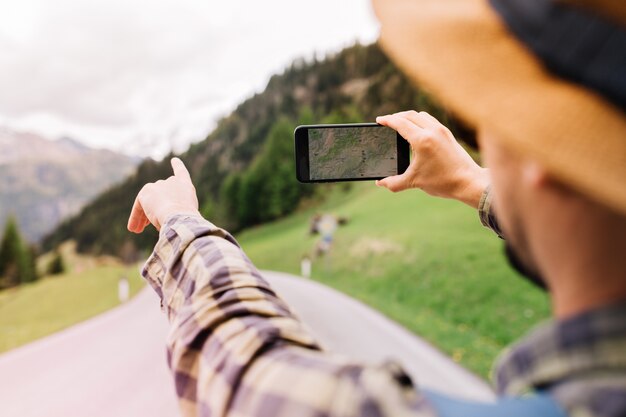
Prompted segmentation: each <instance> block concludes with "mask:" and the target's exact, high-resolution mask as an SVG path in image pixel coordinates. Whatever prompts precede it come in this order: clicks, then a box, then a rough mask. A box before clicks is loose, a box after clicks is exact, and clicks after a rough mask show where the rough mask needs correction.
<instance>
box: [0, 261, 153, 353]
mask: <svg viewBox="0 0 626 417" xmlns="http://www.w3.org/2000/svg"><path fill="white" fill-rule="evenodd" d="M122 274H126V276H128V277H129V284H130V293H131V295H133V294H135V293H136V292H137V291H138V290H139V289H140V288H141V287H142V286H143V283H142V281H141V278H140V277H139V274H138V273H137V269H136V267H131V268H124V267H120V266H101V267H97V268H94V269H91V270H87V271H84V272H81V273H68V274H65V275H60V276H57V277H49V278H44V279H41V280H40V281H37V282H35V283H33V284H27V285H23V286H21V287H18V288H14V289H10V290H5V291H3V292H0V352H4V351H7V350H9V349H13V348H15V347H17V346H20V345H23V344H25V343H28V342H30V341H33V340H35V339H38V338H40V337H43V336H47V335H49V334H52V333H54V332H57V331H59V330H61V329H64V328H66V327H68V326H71V325H72V324H76V323H78V322H81V321H83V320H86V319H88V318H90V317H93V316H95V315H97V314H99V313H102V312H104V311H106V310H108V309H110V308H112V307H114V306H116V305H118V304H119V301H118V298H117V283H118V280H119V278H120V276H121V275H122Z"/></svg>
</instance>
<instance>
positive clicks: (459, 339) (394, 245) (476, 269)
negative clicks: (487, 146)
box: [237, 183, 549, 378]
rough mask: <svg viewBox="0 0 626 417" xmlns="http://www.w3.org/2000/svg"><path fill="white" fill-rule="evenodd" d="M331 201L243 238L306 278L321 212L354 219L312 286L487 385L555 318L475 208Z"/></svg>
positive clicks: (335, 195) (388, 200) (430, 201)
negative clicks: (501, 358) (422, 341)
mask: <svg viewBox="0 0 626 417" xmlns="http://www.w3.org/2000/svg"><path fill="white" fill-rule="evenodd" d="M329 195H330V196H329V197H328V198H327V200H326V202H325V203H324V204H323V205H322V206H321V207H318V208H316V209H310V210H305V211H303V212H301V213H298V214H296V215H294V216H291V217H289V218H287V219H284V220H282V221H279V222H276V223H273V224H270V225H266V226H262V227H259V228H256V229H252V230H249V231H246V232H244V233H242V234H241V235H238V236H237V238H238V240H239V242H240V243H241V245H242V246H243V248H244V249H245V251H246V252H247V253H248V255H249V256H250V258H251V259H252V260H253V261H254V262H255V264H256V265H257V266H258V267H260V268H262V269H272V270H278V271H286V272H291V273H295V274H298V273H299V264H300V259H301V257H302V256H303V255H305V254H308V253H311V252H312V248H313V247H314V245H315V242H316V240H317V239H318V237H316V236H314V237H311V236H309V235H308V225H309V219H310V217H311V215H312V214H314V213H315V212H325V213H334V214H336V215H339V216H345V217H348V218H349V222H348V224H347V225H345V226H342V227H340V228H339V229H338V231H337V232H336V234H335V242H334V246H333V248H332V253H331V256H330V257H329V258H328V259H320V260H318V261H316V262H314V265H313V278H314V279H316V280H319V281H321V282H323V283H325V284H328V285H330V286H332V287H334V288H336V289H338V290H341V291H343V292H345V293H347V294H350V295H352V296H353V297H356V298H358V299H360V300H362V301H364V302H365V303H367V304H369V305H371V306H373V307H374V308H376V309H378V310H380V311H381V312H383V313H384V314H386V315H387V316H388V317H390V318H392V319H394V320H396V321H397V322H399V323H401V324H402V325H404V326H405V327H407V328H408V329H410V330H412V331H413V332H415V333H416V334H419V335H421V336H422V337H424V338H426V339H427V340H429V341H431V342H432V343H433V344H435V345H436V346H438V347H439V348H441V349H442V350H443V351H445V352H447V353H448V354H450V356H451V357H452V358H453V359H454V360H455V361H457V362H459V363H461V364H462V365H464V366H466V367H467V368H469V369H471V370H472V371H474V372H476V373H477V374H479V375H480V376H482V377H484V378H487V377H488V375H489V371H490V368H491V365H492V362H493V361H494V359H495V357H496V356H497V354H498V353H499V352H500V351H501V350H502V349H503V348H504V347H505V346H506V345H508V344H510V343H511V342H513V341H514V340H515V339H517V338H519V337H520V336H522V335H523V334H524V333H525V332H526V331H528V329H529V328H530V327H532V326H533V325H535V324H536V323H537V322H538V321H540V320H542V319H544V318H546V317H547V316H548V315H549V304H548V299H547V297H546V295H545V294H543V293H542V292H540V291H538V290H536V289H535V288H534V287H532V286H531V285H530V284H527V283H526V282H524V281H522V280H520V279H519V278H517V277H516V276H515V272H513V271H512V270H511V269H510V268H509V267H508V265H507V263H506V260H505V258H504V255H503V244H502V241H501V240H500V239H498V238H497V237H496V236H495V235H494V234H493V233H491V231H489V230H487V229H485V228H483V226H482V225H481V224H480V222H479V220H478V216H477V213H476V211H475V210H472V209H471V208H469V207H467V206H464V205H463V204H461V203H458V202H455V201H450V200H442V199H437V198H433V197H429V196H427V195H426V194H424V193H422V192H419V191H406V192H403V193H398V194H392V193H390V192H388V191H386V190H382V189H377V188H376V187H375V186H373V185H372V184H371V183H367V184H359V185H356V186H354V187H352V189H351V190H350V191H348V192H346V191H345V190H344V189H343V188H342V187H341V186H336V187H334V188H333V189H332V190H331V191H330V192H329Z"/></svg>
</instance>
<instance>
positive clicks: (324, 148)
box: [309, 127, 398, 180]
mask: <svg viewBox="0 0 626 417" xmlns="http://www.w3.org/2000/svg"><path fill="white" fill-rule="evenodd" d="M397 154H398V151H397V146H396V132H395V131H394V130H392V129H389V128H386V127H374V128H372V127H348V128H335V129H333V128H331V129H328V128H326V129H309V175H310V178H311V180H329V179H342V178H372V177H387V176H389V175H395V174H397V173H398V161H397V160H396V159H397V156H398V155H397Z"/></svg>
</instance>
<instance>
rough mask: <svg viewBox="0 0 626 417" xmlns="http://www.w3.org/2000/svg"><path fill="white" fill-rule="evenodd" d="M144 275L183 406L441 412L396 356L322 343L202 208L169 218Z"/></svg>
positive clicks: (279, 411)
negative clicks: (374, 362)
mask: <svg viewBox="0 0 626 417" xmlns="http://www.w3.org/2000/svg"><path fill="white" fill-rule="evenodd" d="M143 276H144V277H145V278H146V280H147V281H148V282H149V283H150V285H151V286H152V287H153V288H154V290H155V291H156V292H157V294H158V295H159V296H160V298H161V306H162V308H163V310H164V311H165V312H166V313H167V316H168V318H169V320H170V323H171V331H170V334H169V336H168V340H167V352H168V363H169V366H170V368H171V370H172V373H173V376H174V381H175V387H176V393H177V395H178V398H179V403H180V407H181V410H182V414H183V415H184V416H273V417H281V416H298V417H306V416H316V417H323V416H342V417H344V416H345V417H349V416H372V417H374V416H424V417H431V416H434V415H435V413H434V411H433V408H432V407H431V406H430V405H429V403H428V402H427V401H426V400H425V397H424V396H423V395H421V394H420V393H419V392H418V391H417V390H416V389H415V387H414V386H413V384H412V383H411V380H410V379H409V377H408V376H407V375H406V374H405V373H404V372H403V371H402V370H401V369H400V368H399V367H398V366H397V365H395V364H393V363H387V364H383V365H380V366H364V365H361V364H359V363H355V362H353V361H350V360H348V359H346V358H342V357H339V356H337V355H333V354H331V353H328V352H324V351H322V350H321V348H320V346H319V345H318V344H317V342H316V341H315V340H314V338H313V337H312V335H311V334H310V333H309V332H308V331H307V329H306V328H305V327H304V326H303V325H302V323H301V322H300V321H299V320H298V319H297V318H296V317H295V316H294V315H293V314H292V313H291V312H290V310H289V308H288V306H287V305H286V304H285V303H284V302H283V301H282V300H281V299H280V298H279V297H278V296H277V295H276V294H275V293H274V291H273V290H272V289H271V288H270V286H269V285H268V283H267V282H266V281H265V280H264V279H263V278H262V277H261V275H260V274H259V272H258V270H257V269H256V268H255V267H254V265H252V263H251V262H250V260H249V259H248V258H247V257H246V255H245V254H244V253H243V251H242V250H241V249H240V248H239V246H238V245H237V242H236V241H235V240H234V239H233V238H232V236H230V235H229V234H228V233H227V232H225V231H224V230H222V229H219V228H217V227H216V226H214V225H213V224H211V223H210V222H208V221H206V220H204V219H202V218H201V217H199V216H182V215H180V216H174V217H172V218H170V219H169V221H168V222H167V223H166V225H165V226H164V227H163V228H162V229H161V233H160V238H159V242H158V243H157V245H156V247H155V250H154V252H153V253H152V255H151V256H150V258H149V259H148V261H147V262H146V265H145V267H144V270H143Z"/></svg>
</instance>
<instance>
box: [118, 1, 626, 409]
mask: <svg viewBox="0 0 626 417" xmlns="http://www.w3.org/2000/svg"><path fill="white" fill-rule="evenodd" d="M374 4H375V8H376V13H377V14H378V16H379V18H380V20H381V43H382V45H383V47H384V49H385V50H386V51H387V53H388V54H389V55H390V56H391V57H392V59H394V60H395V61H396V62H397V64H398V65H399V66H400V67H401V68H403V69H404V70H405V72H406V73H407V75H408V76H409V77H411V79H413V80H415V81H417V82H419V83H420V85H423V86H424V87H425V88H428V89H429V91H430V92H431V93H432V94H433V95H435V96H437V97H438V98H440V99H441V100H443V102H444V103H445V104H446V105H448V106H449V107H450V109H451V110H453V111H455V112H457V113H458V114H460V115H461V116H462V117H463V119H464V120H466V121H467V122H468V123H470V124H472V125H474V126H475V127H476V128H477V129H478V135H479V144H480V146H481V149H482V157H483V159H484V161H485V163H486V164H487V166H489V170H486V169H484V168H481V167H479V166H478V165H476V164H475V163H474V162H473V160H472V159H471V158H470V157H469V156H468V155H467V153H466V152H465V151H464V150H463V149H462V148H461V147H460V146H459V145H458V143H457V142H456V140H455V138H454V137H453V136H452V134H451V133H450V131H449V130H448V129H446V128H445V127H444V126H442V125H441V123H439V122H438V121H437V120H436V119H435V118H433V117H432V116H430V115H428V114H426V113H423V112H419V113H418V112H414V111H408V112H402V113H398V114H394V115H389V116H386V117H382V118H379V119H378V121H379V123H381V124H385V125H387V126H390V127H392V128H394V129H396V130H397V131H398V132H400V133H401V134H402V136H403V137H404V138H406V139H407V140H408V141H409V143H410V144H411V148H412V153H413V157H412V159H411V165H410V166H409V168H408V170H407V171H406V172H405V173H404V174H402V175H399V176H393V177H389V178H386V179H384V180H382V181H379V182H378V185H380V186H383V187H386V188H389V189H390V190H392V191H401V190H405V189H409V188H420V189H422V190H424V191H426V192H428V193H430V194H433V195H436V196H441V197H447V198H455V199H458V200H460V201H463V202H465V203H467V204H469V205H471V206H473V207H475V208H477V209H478V211H479V213H480V218H481V220H482V221H483V222H484V223H485V224H486V225H487V226H489V227H492V228H493V229H494V231H496V232H497V233H499V234H500V235H501V236H502V237H504V238H505V239H506V243H507V245H508V248H509V250H508V253H509V257H510V259H511V262H512V265H513V266H514V267H516V268H518V269H519V270H520V271H521V272H522V273H524V274H526V275H527V276H528V277H529V278H530V279H531V280H532V281H533V282H535V283H537V284H539V285H542V286H544V287H545V288H547V290H548V291H549V296H550V300H551V302H552V308H553V316H554V318H553V320H551V321H549V322H547V323H545V324H544V325H543V326H541V327H539V328H537V329H535V330H533V331H532V332H531V333H530V334H529V335H527V336H526V337H525V338H524V339H523V340H521V341H520V342H519V343H518V344H516V345H515V346H513V347H511V348H510V349H509V350H507V351H506V352H505V353H504V355H503V356H502V357H501V358H500V359H499V360H498V362H497V366H496V368H495V371H494V374H495V381H494V382H495V387H496V390H497V392H498V395H499V398H498V400H497V401H496V402H493V403H471V402H468V401H465V400H462V399H455V398H449V397H447V396H445V395H442V394H440V393H436V392H431V391H428V390H424V389H420V388H419V387H417V386H416V385H415V384H414V383H413V381H411V379H410V378H409V377H408V376H407V375H406V374H405V373H404V372H403V370H402V369H401V368H400V367H399V366H398V365H397V364H394V363H386V364H381V365H371V364H363V363H359V362H357V361H355V360H351V359H349V358H343V357H337V356H336V355H334V354H332V353H330V352H326V351H323V350H322V348H321V347H320V345H319V344H318V343H317V341H316V340H315V338H314V336H313V335H312V334H311V333H310V332H309V331H308V329H307V327H306V326H304V325H303V324H302V323H301V322H300V321H299V319H298V318H297V317H296V316H295V315H293V314H292V313H291V311H290V310H289V309H288V307H287V305H286V304H285V302H284V301H282V300H281V299H280V298H279V296H278V295H277V294H276V293H275V292H274V291H273V290H272V288H271V287H270V286H269V284H268V283H267V282H266V281H265V280H264V279H263V278H262V277H261V274H260V273H259V271H258V270H257V269H256V268H255V267H254V265H253V264H252V263H251V262H250V260H249V259H248V258H247V257H246V256H245V254H244V253H243V251H242V250H241V248H240V247H239V246H238V245H237V242H236V241H235V240H234V239H233V237H232V236H231V235H230V234H228V232H226V231H225V230H223V229H220V228H219V227H217V226H215V225H214V224H212V223H211V222H209V221H207V220H205V219H203V218H202V217H201V216H200V214H199V211H198V199H197V197H196V193H195V188H194V186H193V184H192V182H191V178H190V175H189V173H188V172H187V170H186V168H185V166H184V165H183V163H182V162H181V161H180V160H179V159H176V158H175V159H173V160H172V167H173V170H174V176H172V177H170V178H168V179H166V180H164V181H159V182H157V183H153V184H147V185H146V186H145V187H144V188H143V189H142V190H141V192H140V193H139V194H138V196H137V199H136V200H135V204H134V206H133V209H132V212H131V215H130V219H129V223H128V228H129V230H131V231H133V232H136V233H140V232H142V231H143V229H144V228H145V227H146V226H148V225H149V224H152V225H154V226H155V227H156V228H157V229H159V230H160V231H161V232H160V238H159V241H158V243H157V244H156V247H155V248H154V252H153V254H152V256H151V257H150V258H149V259H148V261H147V262H146V265H145V268H144V271H143V275H144V277H145V278H146V280H147V281H148V282H149V283H150V284H151V286H152V287H153V288H154V289H155V290H156V292H157V293H158V294H159V296H160V297H161V299H162V306H163V308H164V310H165V311H166V313H167V315H168V317H169V319H170V321H171V323H172V329H171V331H170V336H169V337H168V345H167V347H168V362H169V365H170V367H171V368H172V373H173V376H174V379H175V386H176V392H177V395H178V397H179V400H180V406H181V410H182V413H183V414H184V415H185V416H272V417H282V416H298V417H305V416H337V417H339V416H370V417H371V416H398V417H399V416H421V417H433V416H440V417H457V416H458V417H474V416H475V417H478V416H480V417H483V416H494V417H499V416H501V417H509V416H533V417H535V416H538V417H548V416H555V417H556V416H565V415H570V416H597V417H623V416H625V415H626V348H625V346H626V320H625V319H624V318H625V317H626V256H624V254H626V187H625V186H624V179H625V178H626V116H625V111H626V78H625V77H624V74H626V2H624V1H622V0H605V1H599V0H598V1H593V0H577V1H574V0H570V1H568V0H559V1H557V0H489V1H486V0H446V1H441V0H414V1H405V0H375V1H374ZM415 233H416V235H418V234H419V231H415ZM502 285H507V283H506V282H503V283H502ZM453 302H459V300H454V301H453ZM320 305H323V304H320ZM467 308H472V306H468V307H467ZM355 325H357V323H355ZM372 343H375V341H372Z"/></svg>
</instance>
